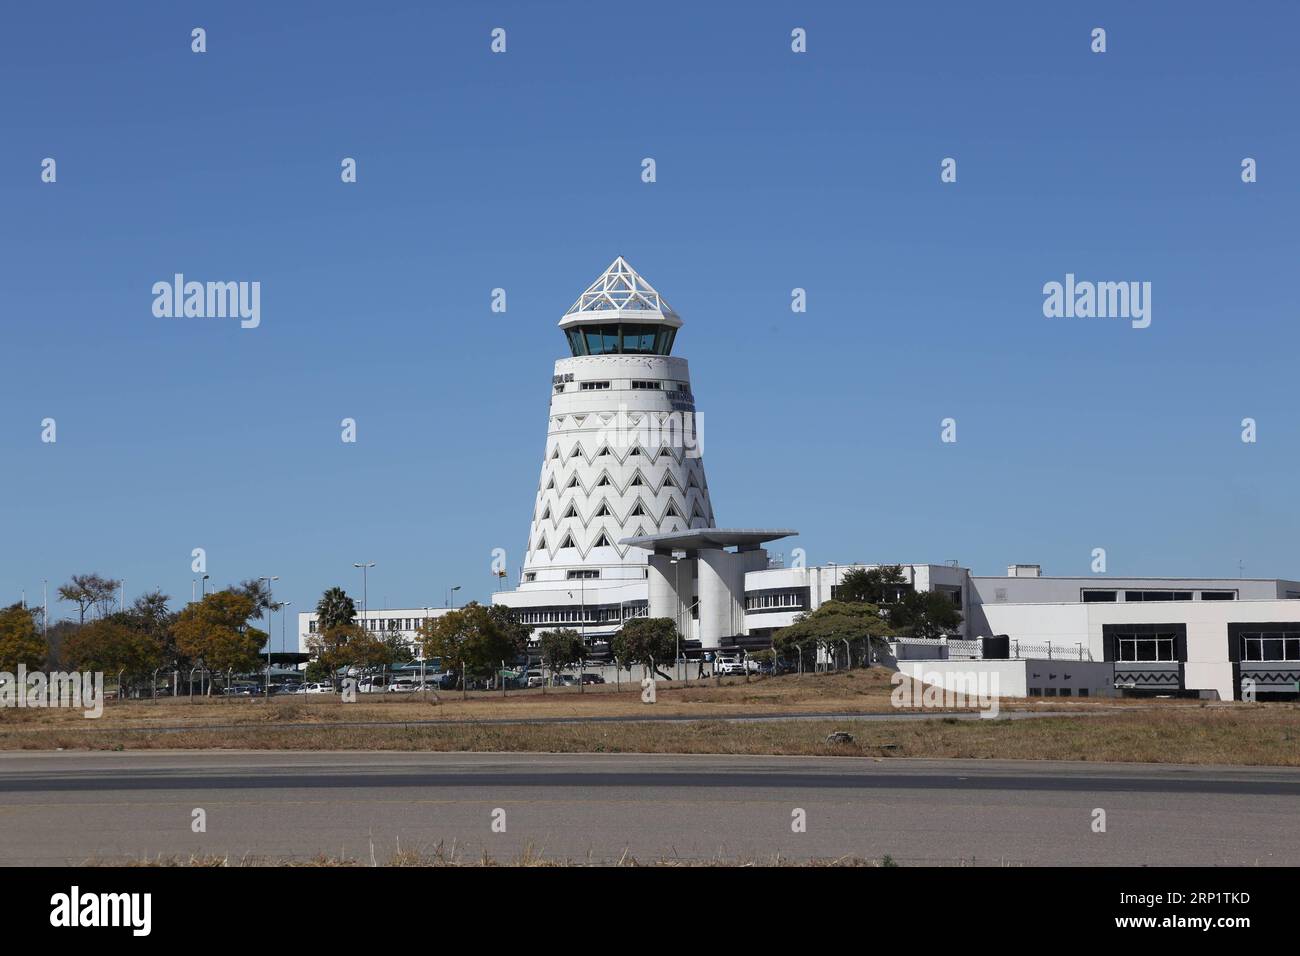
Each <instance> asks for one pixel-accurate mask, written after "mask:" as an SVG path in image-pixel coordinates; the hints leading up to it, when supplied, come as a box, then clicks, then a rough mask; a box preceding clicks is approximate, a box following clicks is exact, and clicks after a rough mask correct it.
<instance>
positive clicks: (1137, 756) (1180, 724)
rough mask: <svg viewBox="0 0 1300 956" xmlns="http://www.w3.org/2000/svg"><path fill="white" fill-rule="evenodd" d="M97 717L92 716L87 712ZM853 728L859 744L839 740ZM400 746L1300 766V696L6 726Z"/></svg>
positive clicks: (53, 735) (8, 736)
mask: <svg viewBox="0 0 1300 956" xmlns="http://www.w3.org/2000/svg"><path fill="white" fill-rule="evenodd" d="M86 723H89V722H86ZM839 730H842V731H847V732H848V733H850V734H852V735H853V738H854V740H853V742H852V743H831V742H827V739H826V738H827V735H828V734H830V733H831V732H832V731H839ZM215 748H228V749H240V750H395V751H479V752H489V751H490V752H541V753H689V754H755V755H758V754H796V755H798V754H803V755H817V756H856V757H984V758H990V759H996V758H1001V759H1030V760H1033V759H1041V760H1094V761H1138V762H1149V763H1179V764H1215V763H1222V764H1245V765H1258V766H1300V706H1297V705H1294V704H1256V705H1238V706H1232V707H1220V706H1194V707H1182V706H1177V707H1170V708H1167V709H1160V708H1157V709H1146V710H1140V711H1131V710H1123V709H1121V710H1117V711H1113V712H1110V713H1105V714H1101V713H1098V714H1093V715H1090V716H1077V717H1075V716H1068V717H1042V718H1035V719H1032V720H1008V719H998V720H958V719H955V718H946V719H945V718H935V719H931V720H908V721H901V720H900V721H864V720H852V719H847V718H846V719H844V720H834V721H825V720H816V721H814V720H788V721H764V722H756V723H735V722H723V721H711V720H697V721H691V722H684V723H566V724H514V725H499V724H475V723H464V724H450V725H439V726H427V725H426V726H420V725H408V726H400V725H399V726H353V725H342V726H330V725H325V726H304V727H294V726H281V727H275V728H272V727H268V726H266V725H265V724H262V725H260V726H258V725H255V724H250V725H248V726H240V727H234V728H226V729H221V730H202V729H200V728H194V729H187V730H182V731H178V732H168V733H151V732H148V731H124V730H115V729H113V728H106V729H105V730H103V731H99V730H93V731H92V730H89V729H86V728H85V727H84V725H82V726H78V725H75V724H74V725H71V726H58V727H49V728H46V729H44V730H42V731H40V732H36V733H33V732H30V731H25V732H17V733H10V732H6V731H4V730H0V749H6V750H54V749H65V750H177V749H184V750H211V749H215Z"/></svg>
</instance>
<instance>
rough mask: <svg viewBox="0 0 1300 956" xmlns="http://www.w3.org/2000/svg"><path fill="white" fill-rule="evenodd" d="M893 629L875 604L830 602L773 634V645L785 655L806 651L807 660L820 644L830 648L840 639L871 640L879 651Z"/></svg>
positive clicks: (807, 660)
mask: <svg viewBox="0 0 1300 956" xmlns="http://www.w3.org/2000/svg"><path fill="white" fill-rule="evenodd" d="M891 631H892V628H891V627H890V624H889V622H888V621H886V620H885V619H884V618H883V617H882V616H881V613H880V608H878V607H876V606H875V605H874V604H860V603H854V602H850V601H827V602H826V603H825V604H823V605H822V606H821V607H819V608H817V610H815V611H811V612H805V613H803V614H800V615H799V616H798V617H797V618H795V620H794V623H793V624H791V625H790V626H788V627H783V628H781V629H780V630H779V631H777V632H776V633H775V634H773V635H772V647H773V648H774V649H775V650H776V652H777V653H778V654H779V655H781V656H782V657H788V656H790V655H791V654H794V653H796V651H795V649H796V648H798V649H799V651H800V652H802V659H803V661H804V663H805V664H806V663H808V662H809V658H810V656H811V655H812V654H814V653H815V652H816V650H817V648H818V647H819V646H821V647H829V646H830V645H832V644H833V643H834V642H837V641H849V642H854V641H861V640H870V641H872V642H873V643H874V644H875V645H876V648H877V650H881V649H883V648H884V640H883V639H884V638H885V637H887V636H888V635H889V634H890V633H891Z"/></svg>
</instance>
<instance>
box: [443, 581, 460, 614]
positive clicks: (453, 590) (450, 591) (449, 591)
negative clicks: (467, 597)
mask: <svg viewBox="0 0 1300 956" xmlns="http://www.w3.org/2000/svg"><path fill="white" fill-rule="evenodd" d="M459 590H460V585H459V584H457V585H456V586H455V587H450V588H447V603H446V604H444V605H443V607H448V608H450V607H452V603H451V601H452V595H453V594H455V593H456V592H457V591H459Z"/></svg>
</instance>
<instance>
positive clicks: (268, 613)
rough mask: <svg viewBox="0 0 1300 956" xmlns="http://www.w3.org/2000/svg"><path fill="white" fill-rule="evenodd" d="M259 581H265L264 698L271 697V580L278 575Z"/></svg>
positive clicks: (272, 605) (277, 577)
mask: <svg viewBox="0 0 1300 956" xmlns="http://www.w3.org/2000/svg"><path fill="white" fill-rule="evenodd" d="M257 580H259V581H265V582H266V597H267V601H266V699H267V700H270V699H271V612H272V611H273V610H275V605H274V604H273V603H272V602H271V600H270V598H271V582H273V581H278V580H280V576H279V575H278V574H277V575H273V576H271V577H267V576H263V577H260V578H258V579H257ZM281 621H282V622H283V617H281Z"/></svg>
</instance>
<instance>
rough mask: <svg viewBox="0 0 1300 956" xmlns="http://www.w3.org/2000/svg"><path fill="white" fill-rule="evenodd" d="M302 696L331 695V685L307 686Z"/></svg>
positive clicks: (332, 687) (332, 691) (332, 688)
mask: <svg viewBox="0 0 1300 956" xmlns="http://www.w3.org/2000/svg"><path fill="white" fill-rule="evenodd" d="M303 693H304V694H333V693H334V685H333V684H308V685H307V686H306V687H304V688H303Z"/></svg>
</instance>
